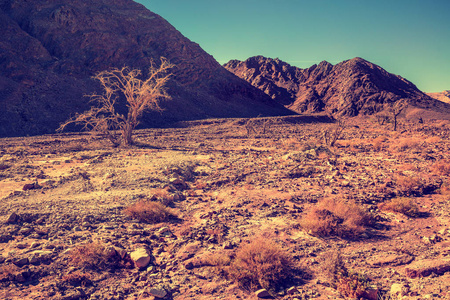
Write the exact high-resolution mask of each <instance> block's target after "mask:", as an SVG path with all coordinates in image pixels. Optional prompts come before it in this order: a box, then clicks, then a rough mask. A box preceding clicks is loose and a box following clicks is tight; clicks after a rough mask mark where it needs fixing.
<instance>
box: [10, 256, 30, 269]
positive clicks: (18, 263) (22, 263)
mask: <svg viewBox="0 0 450 300" xmlns="http://www.w3.org/2000/svg"><path fill="white" fill-rule="evenodd" d="M13 263H14V264H15V265H16V266H18V267H23V266H25V265H28V263H29V261H28V257H23V258H19V259H17V260H16V261H14V262H13Z"/></svg>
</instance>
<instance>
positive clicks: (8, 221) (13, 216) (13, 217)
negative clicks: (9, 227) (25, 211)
mask: <svg viewBox="0 0 450 300" xmlns="http://www.w3.org/2000/svg"><path fill="white" fill-rule="evenodd" d="M19 220H20V216H19V215H18V214H16V213H15V212H13V213H12V214H10V215H9V216H8V219H6V222H5V223H6V224H15V223H17V222H19Z"/></svg>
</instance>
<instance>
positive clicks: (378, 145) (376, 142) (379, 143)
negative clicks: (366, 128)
mask: <svg viewBox="0 0 450 300" xmlns="http://www.w3.org/2000/svg"><path fill="white" fill-rule="evenodd" d="M386 140H387V138H386V137H385V136H379V137H377V138H375V139H373V141H372V147H373V149H374V150H376V151H380V150H381V149H383V143H384V142H385V141H386Z"/></svg>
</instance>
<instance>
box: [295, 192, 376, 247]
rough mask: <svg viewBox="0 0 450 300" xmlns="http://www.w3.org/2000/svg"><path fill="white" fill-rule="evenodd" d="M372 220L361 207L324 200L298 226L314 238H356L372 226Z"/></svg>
mask: <svg viewBox="0 0 450 300" xmlns="http://www.w3.org/2000/svg"><path fill="white" fill-rule="evenodd" d="M373 222H374V218H373V216H372V215H371V214H369V213H368V212H366V211H365V210H364V209H363V208H362V207H361V206H359V205H357V204H355V203H346V202H344V201H342V200H337V199H325V200H322V201H321V202H319V203H318V204H317V206H316V207H315V208H313V209H312V210H311V211H310V212H309V213H308V214H307V215H306V216H305V217H303V218H302V220H301V221H300V226H301V227H303V228H304V229H305V230H306V231H308V232H309V233H310V234H312V235H314V236H320V237H326V236H339V237H342V238H350V239H351V238H356V237H357V236H359V235H360V234H361V233H363V232H364V231H365V230H366V229H365V227H366V226H369V225H372V223H373Z"/></svg>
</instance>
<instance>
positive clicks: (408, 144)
mask: <svg viewBox="0 0 450 300" xmlns="http://www.w3.org/2000/svg"><path fill="white" fill-rule="evenodd" d="M391 143H392V144H391V146H390V148H391V149H392V150H395V151H398V152H402V151H406V150H408V149H415V148H417V147H419V146H420V144H421V143H422V140H421V139H418V138H412V137H405V138H399V139H395V140H391Z"/></svg>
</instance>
